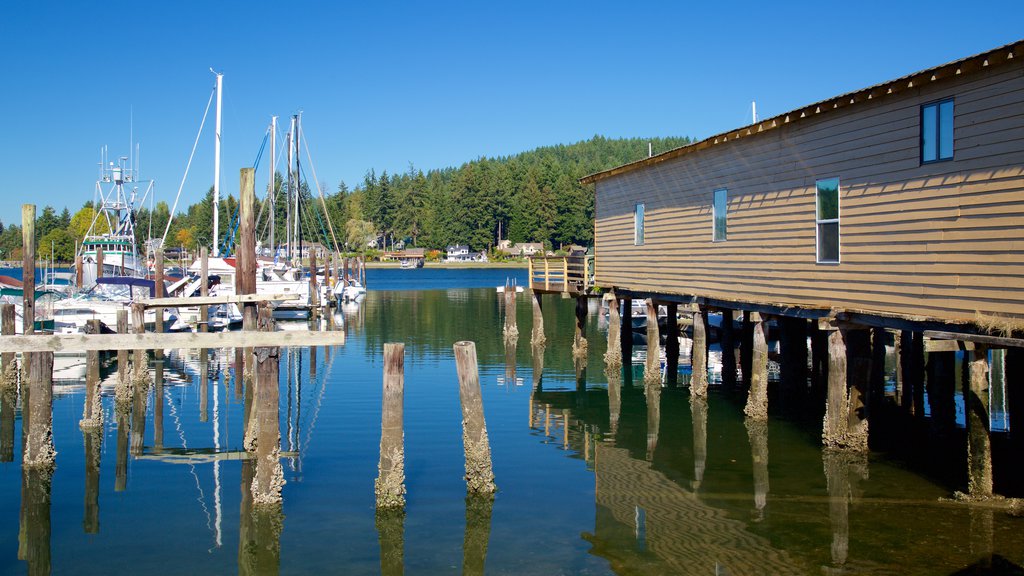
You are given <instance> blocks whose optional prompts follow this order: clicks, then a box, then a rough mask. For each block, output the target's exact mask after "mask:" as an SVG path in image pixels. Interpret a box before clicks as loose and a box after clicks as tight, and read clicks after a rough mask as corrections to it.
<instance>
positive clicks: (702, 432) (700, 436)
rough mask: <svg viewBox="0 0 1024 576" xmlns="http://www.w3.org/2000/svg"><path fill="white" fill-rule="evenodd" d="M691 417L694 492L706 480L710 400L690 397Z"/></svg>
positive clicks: (692, 485) (692, 484)
mask: <svg viewBox="0 0 1024 576" xmlns="http://www.w3.org/2000/svg"><path fill="white" fill-rule="evenodd" d="M690 419H691V421H692V423H693V482H692V483H691V487H692V488H693V490H694V492H696V491H697V490H700V486H701V483H703V482H704V470H705V469H706V468H707V461H708V401H707V399H706V398H694V397H692V396H691V397H690Z"/></svg>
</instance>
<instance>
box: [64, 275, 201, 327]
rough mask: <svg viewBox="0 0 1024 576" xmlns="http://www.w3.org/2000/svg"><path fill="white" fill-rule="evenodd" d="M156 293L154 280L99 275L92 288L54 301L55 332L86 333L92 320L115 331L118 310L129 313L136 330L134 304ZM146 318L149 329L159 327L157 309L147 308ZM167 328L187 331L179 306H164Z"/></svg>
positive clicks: (131, 323) (129, 321) (130, 324)
mask: <svg viewBox="0 0 1024 576" xmlns="http://www.w3.org/2000/svg"><path fill="white" fill-rule="evenodd" d="M155 296H156V284H155V283H154V282H153V281H152V280H146V279H143V278H131V277H121V276H115V277H111V278H106V277H101V278H97V279H96V283H95V284H94V285H93V286H92V287H91V288H89V289H87V290H85V291H83V292H80V293H79V294H78V295H76V296H73V297H70V298H65V299H63V300H56V301H54V302H53V305H52V317H53V329H54V332H57V333H76V332H84V331H85V330H86V324H87V323H88V322H89V320H99V321H100V322H102V323H103V325H104V326H105V327H106V330H109V331H113V330H115V329H116V328H117V313H118V311H120V310H126V311H127V312H128V326H129V329H133V328H134V326H133V322H134V320H133V318H132V316H133V315H132V314H131V306H132V304H133V303H134V302H135V301H136V300H139V299H144V298H153V297H155ZM144 320H145V324H146V330H148V331H153V330H154V328H155V327H156V311H155V310H154V309H152V308H149V309H147V310H146V311H145V315H144ZM163 329H164V331H179V330H186V329H188V325H187V324H184V323H182V322H181V321H180V318H179V315H178V310H177V308H174V307H168V308H164V326H163Z"/></svg>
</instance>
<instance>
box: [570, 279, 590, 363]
mask: <svg viewBox="0 0 1024 576" xmlns="http://www.w3.org/2000/svg"><path fill="white" fill-rule="evenodd" d="M572 358H573V364H575V365H576V368H577V370H579V369H580V368H581V367H586V365H587V298H586V297H585V296H577V297H576V329H575V331H574V335H573V342H572Z"/></svg>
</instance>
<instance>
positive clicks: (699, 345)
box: [666, 306, 708, 398]
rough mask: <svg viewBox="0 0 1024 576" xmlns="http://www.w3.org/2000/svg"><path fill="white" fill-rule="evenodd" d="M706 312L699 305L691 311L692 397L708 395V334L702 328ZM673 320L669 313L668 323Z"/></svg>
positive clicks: (705, 396)
mask: <svg viewBox="0 0 1024 576" xmlns="http://www.w3.org/2000/svg"><path fill="white" fill-rule="evenodd" d="M706 312H707V311H706V310H705V309H704V308H702V307H700V306H698V307H697V309H696V310H694V312H693V348H692V349H691V350H690V366H691V369H692V370H691V372H692V375H691V376H690V396H691V397H693V398H707V395H708V335H707V332H706V331H705V330H704V316H705V314H706ZM673 322H675V318H673V317H672V314H669V324H670V325H671V324H672V323H673ZM677 342H678V340H677ZM676 345H677V346H678V344H676ZM666 347H667V345H666ZM677 357H678V353H677Z"/></svg>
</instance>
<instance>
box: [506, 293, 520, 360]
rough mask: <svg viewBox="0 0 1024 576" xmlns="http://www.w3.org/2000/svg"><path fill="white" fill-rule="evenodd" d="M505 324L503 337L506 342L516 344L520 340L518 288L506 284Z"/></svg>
mask: <svg viewBox="0 0 1024 576" xmlns="http://www.w3.org/2000/svg"><path fill="white" fill-rule="evenodd" d="M503 295H504V297H505V326H504V328H502V339H503V340H504V341H505V344H506V345H508V344H513V345H514V344H515V342H516V341H518V340H519V326H517V325H516V288H515V286H512V285H510V284H508V283H506V284H505V292H504V294H503Z"/></svg>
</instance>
